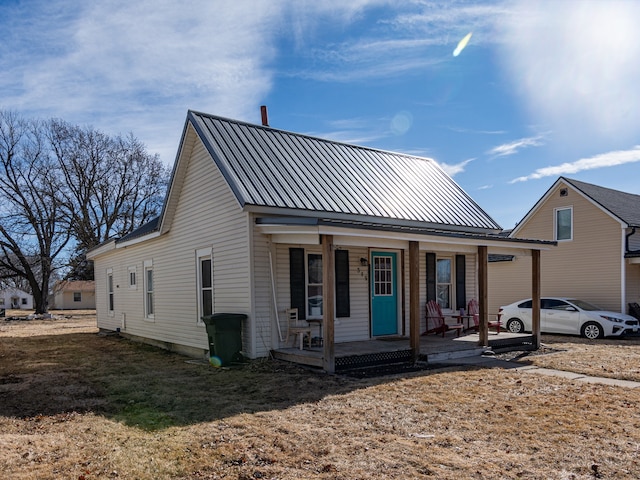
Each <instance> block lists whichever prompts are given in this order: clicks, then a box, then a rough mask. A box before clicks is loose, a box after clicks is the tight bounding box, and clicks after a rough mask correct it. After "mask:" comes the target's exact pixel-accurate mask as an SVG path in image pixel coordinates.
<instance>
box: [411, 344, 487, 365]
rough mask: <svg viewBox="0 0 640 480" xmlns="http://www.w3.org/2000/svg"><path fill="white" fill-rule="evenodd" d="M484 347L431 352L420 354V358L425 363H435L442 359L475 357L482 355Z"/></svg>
mask: <svg viewBox="0 0 640 480" xmlns="http://www.w3.org/2000/svg"><path fill="white" fill-rule="evenodd" d="M484 351H485V348H484V347H472V348H466V349H464V350H454V351H450V352H433V353H428V354H423V355H420V359H421V360H424V361H426V362H427V363H437V362H442V361H444V360H455V359H456V358H466V357H476V356H478V357H479V356H480V355H482V353H483V352H484Z"/></svg>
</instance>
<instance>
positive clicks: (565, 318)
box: [500, 297, 640, 339]
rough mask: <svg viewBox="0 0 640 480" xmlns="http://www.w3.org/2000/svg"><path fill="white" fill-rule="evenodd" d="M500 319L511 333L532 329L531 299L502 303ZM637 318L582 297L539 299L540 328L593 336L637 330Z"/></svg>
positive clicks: (614, 335) (639, 327)
mask: <svg viewBox="0 0 640 480" xmlns="http://www.w3.org/2000/svg"><path fill="white" fill-rule="evenodd" d="M500 313H501V322H502V323H503V325H506V327H507V330H508V331H510V332H512V333H521V332H524V331H529V332H530V331H531V299H528V300H520V301H518V302H515V303H512V304H510V305H506V306H504V307H500ZM639 323H640V322H638V319H636V318H634V317H632V316H630V315H625V314H624V313H618V312H607V311H603V310H600V309H599V308H598V307H596V306H594V305H591V304H589V303H587V302H583V301H582V300H576V299H574V298H561V297H543V298H541V299H540V330H541V331H543V332H545V333H565V334H570V335H582V336H583V337H586V338H590V339H594V338H603V337H619V336H620V335H625V334H627V333H638V331H639V329H640V325H639Z"/></svg>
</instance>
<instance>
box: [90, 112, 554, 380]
mask: <svg viewBox="0 0 640 480" xmlns="http://www.w3.org/2000/svg"><path fill="white" fill-rule="evenodd" d="M500 231H501V229H500V226H499V225H497V223H496V222H495V221H494V220H493V219H492V218H491V217H489V215H487V214H486V212H484V211H483V210H482V208H480V207H479V206H478V205H477V204H476V203H475V202H474V201H473V199H472V198H471V197H470V196H469V195H467V194H466V193H465V192H464V191H463V190H462V189H461V188H460V187H459V186H458V185H457V184H456V183H455V182H454V181H453V180H452V179H451V178H450V177H449V176H448V175H447V174H446V173H445V172H444V171H443V170H442V169H441V168H440V167H439V166H438V164H437V163H436V162H434V161H433V160H431V159H427V158H419V157H415V156H411V155H405V154H401V153H393V152H387V151H381V150H375V149H371V148H365V147H359V146H354V145H348V144H344V143H338V142H334V141H329V140H323V139H320V138H314V137H310V136H306V135H300V134H295V133H290V132H286V131H281V130H277V129H274V128H270V127H268V126H265V125H262V126H259V125H251V124H247V123H243V122H239V121H234V120H229V119H225V118H220V117H216V116H212V115H207V114H203V113H198V112H194V111H189V112H188V114H187V120H186V123H185V127H184V131H183V135H182V139H181V141H180V145H179V150H178V155H177V159H176V162H175V165H174V169H173V174H172V178H171V184H170V188H169V190H168V194H167V197H166V200H165V205H164V208H163V211H162V213H161V215H160V217H158V218H157V219H155V220H154V221H152V222H149V223H148V224H146V225H144V226H142V227H141V228H139V229H138V230H137V231H134V232H133V233H131V234H129V235H127V236H125V237H123V238H120V239H117V240H112V241H109V242H107V243H105V244H103V245H100V246H99V247H96V248H95V249H93V250H92V251H90V252H89V254H88V257H89V258H91V259H93V260H94V262H95V279H96V298H97V317H98V326H99V328H101V329H103V330H113V331H115V330H119V331H120V332H122V333H123V334H125V335H127V336H130V337H136V338H140V339H144V340H146V341H150V342H153V343H156V344H158V345H162V346H164V347H166V348H171V349H178V350H180V351H183V352H185V353H190V354H195V355H204V354H205V353H206V351H207V349H208V343H207V336H206V334H205V326H204V325H203V322H202V320H201V317H202V316H203V315H206V314H210V313H212V312H231V313H242V314H246V315H247V317H248V319H247V321H246V322H244V324H243V326H242V342H243V352H244V354H245V355H247V356H248V357H250V358H257V357H265V356H267V355H269V353H270V352H271V351H275V350H279V349H283V348H285V347H288V346H291V345H292V343H293V342H292V341H291V340H292V339H291V338H286V334H285V332H286V318H285V315H284V312H285V310H286V309H288V308H290V307H295V308H297V309H298V312H299V316H300V317H301V318H302V319H305V320H307V321H309V320H312V321H313V320H315V321H317V322H318V324H319V325H320V327H318V328H319V329H320V330H319V331H318V333H317V334H318V335H320V334H321V335H322V337H323V338H324V344H323V347H322V350H321V355H320V356H319V360H317V359H316V360H314V362H318V363H316V364H318V365H319V366H322V367H324V368H325V369H326V370H327V371H334V369H335V345H336V344H340V343H343V342H349V341H366V340H371V339H376V338H379V337H384V336H389V335H395V336H407V337H408V338H409V341H410V346H411V349H412V351H413V352H414V354H415V355H416V356H417V355H418V354H419V353H420V352H419V350H420V342H419V335H420V333H421V332H422V331H424V330H425V328H426V325H425V315H424V306H425V303H426V302H427V300H429V299H436V298H437V299H438V302H439V303H440V304H441V306H442V308H443V309H444V310H445V312H449V313H451V312H454V311H457V309H459V308H462V307H464V306H466V303H467V301H468V300H469V299H471V298H472V297H473V298H477V299H479V300H480V309H481V312H480V315H481V318H482V319H484V322H485V323H483V325H485V324H486V320H487V313H488V312H487V304H488V291H487V258H488V254H489V253H493V254H511V255H525V256H533V258H534V262H533V267H532V268H533V270H532V272H533V276H534V277H535V275H539V271H538V270H536V265H539V256H540V251H541V250H544V249H547V248H549V247H550V246H551V245H553V242H545V241H538V240H523V239H510V238H505V237H504V236H500V235H498V233H499V232H500ZM538 288H539V285H535V286H534V287H533V290H532V294H533V296H534V298H535V297H536V295H537V293H536V289H538ZM481 342H485V343H486V327H485V328H481ZM416 358H417V357H416ZM300 361H303V362H304V360H300ZM311 363H313V362H311Z"/></svg>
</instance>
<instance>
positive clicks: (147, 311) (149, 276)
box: [144, 260, 155, 319]
mask: <svg viewBox="0 0 640 480" xmlns="http://www.w3.org/2000/svg"><path fill="white" fill-rule="evenodd" d="M154 288H155V286H154V282H153V262H152V261H151V260H147V261H145V262H144V316H145V318H150V319H152V318H153V316H154V294H153V293H154Z"/></svg>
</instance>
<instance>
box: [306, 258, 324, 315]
mask: <svg viewBox="0 0 640 480" xmlns="http://www.w3.org/2000/svg"><path fill="white" fill-rule="evenodd" d="M307 315H308V316H309V318H314V317H316V318H317V317H322V255H320V254H317V253H310V254H308V255H307Z"/></svg>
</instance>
